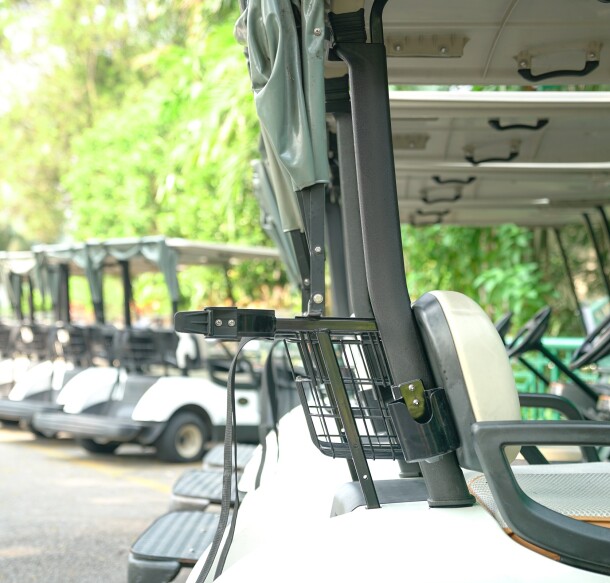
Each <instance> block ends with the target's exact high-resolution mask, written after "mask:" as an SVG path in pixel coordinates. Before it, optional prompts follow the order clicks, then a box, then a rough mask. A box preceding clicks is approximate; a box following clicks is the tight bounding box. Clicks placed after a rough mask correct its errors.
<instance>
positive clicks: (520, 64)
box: [519, 61, 527, 69]
mask: <svg viewBox="0 0 610 583" xmlns="http://www.w3.org/2000/svg"><path fill="white" fill-rule="evenodd" d="M519 67H521V68H522V69H525V67H527V61H519Z"/></svg>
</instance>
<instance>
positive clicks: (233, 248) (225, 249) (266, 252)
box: [32, 236, 279, 274]
mask: <svg viewBox="0 0 610 583" xmlns="http://www.w3.org/2000/svg"><path fill="white" fill-rule="evenodd" d="M32 249H33V251H34V253H40V254H43V255H44V256H45V259H46V261H47V262H48V263H49V264H52V265H53V264H60V263H71V264H72V265H74V267H75V268H76V269H75V273H84V269H85V264H86V261H87V260H93V261H94V263H96V264H98V265H103V267H104V269H105V270H106V271H107V272H109V273H113V272H114V271H116V268H117V266H118V264H119V261H121V260H129V265H130V271H131V273H132V274H139V273H144V272H147V271H155V270H158V269H159V267H160V264H161V263H162V262H163V258H162V254H163V253H162V249H166V250H168V251H169V252H171V253H172V254H173V255H174V256H175V260H176V265H235V264H237V263H239V262H241V261H246V260H249V259H259V260H262V259H276V258H277V257H278V256H279V254H278V251H277V250H276V249H274V248H268V247H247V246H242V245H227V244H222V243H208V242H199V241H189V240H187V239H179V238H166V237H155V236H151V237H140V238H137V237H132V238H124V239H123V238H121V239H107V240H105V241H101V240H98V239H91V240H89V241H87V242H86V243H68V244H56V245H36V246H34V247H33V248H32Z"/></svg>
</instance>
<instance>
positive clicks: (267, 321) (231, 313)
mask: <svg viewBox="0 0 610 583" xmlns="http://www.w3.org/2000/svg"><path fill="white" fill-rule="evenodd" d="M275 326H276V317H275V312H274V311H273V310H246V309H240V308H223V307H218V308H206V309H205V310H201V311H194V312H178V313H177V314H176V315H175V316H174V329H175V330H176V332H186V333H189V334H201V335H203V336H205V337H206V338H216V339H218V340H235V341H238V340H241V339H242V338H273V337H274V335H275Z"/></svg>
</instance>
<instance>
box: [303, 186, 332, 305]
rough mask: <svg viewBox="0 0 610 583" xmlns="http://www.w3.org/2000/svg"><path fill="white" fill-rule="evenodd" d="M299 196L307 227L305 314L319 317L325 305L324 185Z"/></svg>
mask: <svg viewBox="0 0 610 583" xmlns="http://www.w3.org/2000/svg"><path fill="white" fill-rule="evenodd" d="M299 194H300V199H301V202H302V205H301V208H302V210H303V218H304V220H305V224H306V225H307V233H306V235H307V246H308V249H309V301H308V303H307V310H306V312H307V315H308V316H321V315H322V314H324V307H325V304H326V286H325V271H324V266H325V255H326V250H325V244H324V230H325V227H324V225H325V222H326V221H325V217H324V212H325V206H326V202H325V201H326V185H325V184H314V185H313V186H311V187H309V188H307V189H305V190H302V191H300V193H299ZM305 283H306V282H305Z"/></svg>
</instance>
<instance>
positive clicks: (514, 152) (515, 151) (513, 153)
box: [464, 144, 519, 166]
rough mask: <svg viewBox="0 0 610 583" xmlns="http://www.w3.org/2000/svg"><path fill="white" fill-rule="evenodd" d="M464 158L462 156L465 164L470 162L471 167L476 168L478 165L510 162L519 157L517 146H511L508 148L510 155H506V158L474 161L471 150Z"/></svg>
mask: <svg viewBox="0 0 610 583" xmlns="http://www.w3.org/2000/svg"><path fill="white" fill-rule="evenodd" d="M466 152H467V153H466V156H464V159H465V160H466V162H470V163H471V164H472V165H473V166H478V165H479V164H485V163H487V162H510V161H511V160H514V159H515V158H516V157H517V156H518V155H519V144H511V146H510V153H509V154H508V156H507V157H506V158H497V157H496V158H483V159H482V160H475V159H474V151H473V149H472V148H471V149H470V150H467V151H466Z"/></svg>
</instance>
